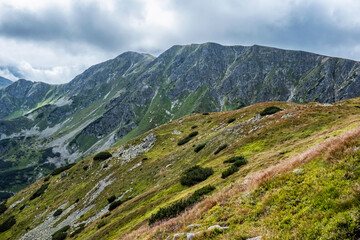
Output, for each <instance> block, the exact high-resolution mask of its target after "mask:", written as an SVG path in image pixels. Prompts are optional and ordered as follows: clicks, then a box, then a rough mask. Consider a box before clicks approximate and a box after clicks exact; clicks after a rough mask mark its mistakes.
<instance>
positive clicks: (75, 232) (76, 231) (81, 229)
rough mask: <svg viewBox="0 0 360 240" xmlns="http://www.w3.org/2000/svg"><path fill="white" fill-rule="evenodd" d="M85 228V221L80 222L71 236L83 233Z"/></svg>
mask: <svg viewBox="0 0 360 240" xmlns="http://www.w3.org/2000/svg"><path fill="white" fill-rule="evenodd" d="M84 229H85V223H82V224H80V225H79V226H78V227H77V228H76V229H75V231H74V232H72V233H71V234H70V237H71V238H73V237H75V236H76V235H78V234H79V233H81V232H82V231H83V230H84Z"/></svg>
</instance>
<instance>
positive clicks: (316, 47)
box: [0, 0, 360, 83]
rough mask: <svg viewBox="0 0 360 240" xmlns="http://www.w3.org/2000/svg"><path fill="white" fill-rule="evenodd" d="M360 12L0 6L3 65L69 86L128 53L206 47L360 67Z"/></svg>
mask: <svg viewBox="0 0 360 240" xmlns="http://www.w3.org/2000/svg"><path fill="white" fill-rule="evenodd" d="M359 11H360V3H358V2H357V1H356V0H342V1H338V0H318V1H311V0H283V1H276V0H272V1H271V0H252V1H243V0H241V1H240V0H238V1H236V0H232V1H231V0H221V1H220V0H196V1H188V0H172V1H171V0H136V1H126V0H122V1H117V0H106V1H105V0H104V1H102V0H101V1H100V0H88V1H85V0H79V1H71V0H64V1H55V0H54V1H52V0H47V1H45V0H37V1H32V2H30V1H21V0H14V1H11V2H9V3H6V4H5V3H0V12H1V15H0V48H1V49H2V52H1V53H0V65H2V66H12V67H13V68H16V69H18V71H17V72H18V76H20V75H21V76H23V77H25V78H30V77H33V78H38V79H33V80H41V81H47V82H52V83H54V82H66V81H69V80H71V78H72V77H74V76H75V75H76V74H78V73H79V72H78V71H81V70H83V69H85V68H86V67H89V66H90V65H92V64H95V63H98V62H100V61H104V60H106V59H109V58H112V57H115V56H116V55H118V54H120V53H121V52H123V51H127V50H133V51H140V52H148V53H151V54H155V55H156V54H159V53H160V52H162V51H164V50H166V49H167V48H169V47H171V46H172V45H174V44H189V43H201V42H209V41H212V42H218V43H221V44H227V45H230V44H231V45H233V44H234V45H253V44H260V45H267V46H274V47H280V48H287V49H299V50H305V51H312V52H316V53H320V54H325V55H330V56H339V57H345V58H352V59H357V60H360V43H359V41H358V39H359V37H360V15H359V14H358V12H359ZM10 72H11V71H10ZM19 73H20V74H19ZM14 77H16V76H14Z"/></svg>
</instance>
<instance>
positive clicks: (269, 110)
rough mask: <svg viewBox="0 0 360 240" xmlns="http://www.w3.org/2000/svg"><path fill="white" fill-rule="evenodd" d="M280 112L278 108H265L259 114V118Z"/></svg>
mask: <svg viewBox="0 0 360 240" xmlns="http://www.w3.org/2000/svg"><path fill="white" fill-rule="evenodd" d="M281 110H282V109H281V108H278V107H276V106H270V107H267V108H265V109H264V110H262V111H261V112H260V116H266V115H271V114H274V113H277V112H279V111H281Z"/></svg>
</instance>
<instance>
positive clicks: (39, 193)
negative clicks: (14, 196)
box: [30, 183, 49, 200]
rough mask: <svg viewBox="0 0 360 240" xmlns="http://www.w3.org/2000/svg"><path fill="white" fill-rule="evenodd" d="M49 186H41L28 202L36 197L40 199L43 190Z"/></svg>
mask: <svg viewBox="0 0 360 240" xmlns="http://www.w3.org/2000/svg"><path fill="white" fill-rule="evenodd" d="M48 186H49V184H48V183H47V184H43V185H42V186H41V187H40V188H39V189H38V190H37V191H36V192H34V193H33V195H31V197H30V200H33V199H35V198H37V197H40V196H41V195H42V194H43V193H44V192H45V190H46V189H47V188H48Z"/></svg>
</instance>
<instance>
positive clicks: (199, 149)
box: [194, 143, 206, 153]
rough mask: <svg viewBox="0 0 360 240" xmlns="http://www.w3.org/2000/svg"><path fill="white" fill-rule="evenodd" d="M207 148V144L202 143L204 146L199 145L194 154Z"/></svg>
mask: <svg viewBox="0 0 360 240" xmlns="http://www.w3.org/2000/svg"><path fill="white" fill-rule="evenodd" d="M205 146H206V143H202V144H199V145H197V146H196V147H195V148H194V152H196V153H197V152H200V151H201V150H202V149H203V148H204V147H205Z"/></svg>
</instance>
